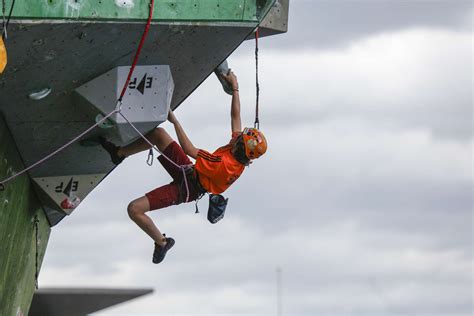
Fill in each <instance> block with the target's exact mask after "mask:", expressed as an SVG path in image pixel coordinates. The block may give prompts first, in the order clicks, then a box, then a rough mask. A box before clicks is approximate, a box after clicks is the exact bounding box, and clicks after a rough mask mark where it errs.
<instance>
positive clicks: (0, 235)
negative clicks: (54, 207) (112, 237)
mask: <svg viewBox="0 0 474 316" xmlns="http://www.w3.org/2000/svg"><path fill="white" fill-rule="evenodd" d="M22 168H23V163H22V161H21V158H20V156H19V154H18V151H17V148H16V146H15V143H14V142H13V140H12V137H11V135H10V133H9V131H8V129H7V127H6V125H5V124H4V121H3V119H2V118H1V117H0V178H1V179H4V178H5V177H7V176H10V175H11V174H13V173H14V172H18V171H19V170H21V169H22ZM35 218H37V219H38V222H37V224H35ZM36 227H38V230H37V232H38V243H37V242H36V240H37V239H36ZM49 233H50V227H49V224H48V221H47V219H46V217H45V215H44V212H43V209H42V207H41V205H40V203H39V201H38V199H37V197H36V195H35V193H34V190H33V187H32V183H31V181H30V179H29V177H28V176H26V175H23V176H20V177H18V178H16V179H15V180H13V181H11V182H9V183H8V184H7V185H6V189H5V191H3V192H2V191H0V315H28V309H29V306H30V303H31V300H32V298H33V293H34V290H35V272H36V249H38V269H39V266H40V264H41V262H42V260H43V256H44V253H45V250H46V245H47V244H48V239H49Z"/></svg>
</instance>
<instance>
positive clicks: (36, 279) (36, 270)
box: [34, 215, 39, 289]
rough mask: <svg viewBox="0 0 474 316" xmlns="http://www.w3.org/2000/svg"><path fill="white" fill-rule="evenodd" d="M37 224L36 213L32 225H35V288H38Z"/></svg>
mask: <svg viewBox="0 0 474 316" xmlns="http://www.w3.org/2000/svg"><path fill="white" fill-rule="evenodd" d="M38 224H39V219H38V215H35V221H34V225H35V287H36V289H38V277H39V264H38V262H39V260H38V256H39V252H38V244H39V235H38V234H39V233H38Z"/></svg>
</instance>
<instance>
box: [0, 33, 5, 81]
mask: <svg viewBox="0 0 474 316" xmlns="http://www.w3.org/2000/svg"><path fill="white" fill-rule="evenodd" d="M6 66H7V49H6V48H5V44H4V43H3V39H2V38H1V37H0V74H1V73H2V72H3V71H4V70H5V67H6Z"/></svg>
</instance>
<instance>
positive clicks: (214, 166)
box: [195, 132, 245, 194]
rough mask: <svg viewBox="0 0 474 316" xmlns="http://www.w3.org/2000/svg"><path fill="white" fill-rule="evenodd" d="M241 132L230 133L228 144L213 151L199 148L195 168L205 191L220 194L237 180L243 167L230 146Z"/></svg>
mask: <svg viewBox="0 0 474 316" xmlns="http://www.w3.org/2000/svg"><path fill="white" fill-rule="evenodd" d="M240 134H241V132H234V133H232V139H231V140H230V142H229V144H227V145H225V146H223V147H220V148H219V149H217V150H216V151H215V152H214V153H212V154H211V153H209V152H207V151H205V150H202V149H199V151H198V155H197V158H196V164H195V169H196V171H197V173H198V175H199V182H201V185H202V186H203V188H204V189H206V191H207V192H210V193H213V194H220V193H222V192H224V191H225V190H227V188H228V187H230V186H231V184H232V183H234V182H235V180H237V179H238V178H239V177H240V175H241V174H242V172H243V171H244V169H245V166H244V165H243V164H241V163H240V162H238V161H237V160H236V159H235V158H234V156H233V155H232V152H231V150H232V146H233V144H234V142H235V140H236V139H237V137H238V136H239V135H240Z"/></svg>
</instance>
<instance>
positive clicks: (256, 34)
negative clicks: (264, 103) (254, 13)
mask: <svg viewBox="0 0 474 316" xmlns="http://www.w3.org/2000/svg"><path fill="white" fill-rule="evenodd" d="M258 37H259V34H258V27H257V29H256V30H255V83H256V93H257V96H256V105H255V123H254V124H253V127H254V128H256V129H260V121H259V118H258V107H259V102H260V83H259V82H258Z"/></svg>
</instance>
